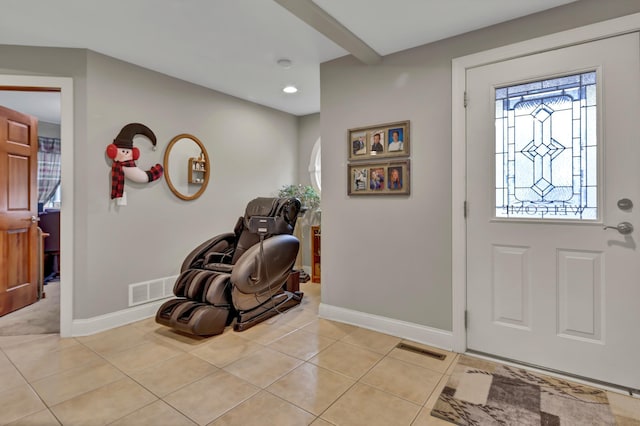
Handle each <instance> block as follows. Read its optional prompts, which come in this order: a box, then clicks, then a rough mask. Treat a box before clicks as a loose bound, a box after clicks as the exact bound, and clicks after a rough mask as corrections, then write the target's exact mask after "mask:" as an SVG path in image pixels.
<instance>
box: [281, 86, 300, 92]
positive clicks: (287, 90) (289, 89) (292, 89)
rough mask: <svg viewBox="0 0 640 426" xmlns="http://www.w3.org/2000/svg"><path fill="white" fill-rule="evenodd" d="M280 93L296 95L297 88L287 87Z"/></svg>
mask: <svg viewBox="0 0 640 426" xmlns="http://www.w3.org/2000/svg"><path fill="white" fill-rule="evenodd" d="M282 91H283V92H284V93H296V92H297V91H298V88H297V87H296V86H287V87H285V88H284V89H282Z"/></svg>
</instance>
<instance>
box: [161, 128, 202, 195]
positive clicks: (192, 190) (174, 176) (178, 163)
mask: <svg viewBox="0 0 640 426" xmlns="http://www.w3.org/2000/svg"><path fill="white" fill-rule="evenodd" d="M210 167H211V162H210V161H209V154H208V153H207V150H206V149H205V147H204V145H203V144H202V142H200V140H199V139H198V138H196V137H195V136H193V135H189V134H186V133H183V134H180V135H178V136H176V137H175V138H173V139H171V142H169V146H167V150H166V151H165V152H164V170H165V179H166V181H167V184H168V185H169V189H171V192H173V193H174V194H175V195H176V197H178V198H180V199H182V200H186V201H189V200H195V199H196V198H198V197H200V196H201V195H202V193H203V192H204V190H205V189H206V188H207V184H209V172H210Z"/></svg>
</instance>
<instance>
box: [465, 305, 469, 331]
mask: <svg viewBox="0 0 640 426" xmlns="http://www.w3.org/2000/svg"><path fill="white" fill-rule="evenodd" d="M464 328H469V311H467V310H466V309H465V310H464Z"/></svg>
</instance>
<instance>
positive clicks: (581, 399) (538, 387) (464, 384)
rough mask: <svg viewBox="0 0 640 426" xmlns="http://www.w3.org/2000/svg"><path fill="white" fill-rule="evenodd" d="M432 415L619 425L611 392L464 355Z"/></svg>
mask: <svg viewBox="0 0 640 426" xmlns="http://www.w3.org/2000/svg"><path fill="white" fill-rule="evenodd" d="M431 415H432V416H435V417H439V418H441V419H444V420H447V421H449V422H451V423H455V424H457V425H465V426H466V425H470V426H471V425H473V426H488V425H518V426H529V425H536V426H539V425H544V426H556V425H557V426H560V425H599V426H604V425H615V424H616V420H615V418H614V415H613V414H612V412H611V408H610V406H609V401H608V399H607V393H606V392H605V391H602V390H599V389H595V388H592V387H589V386H585V385H580V384H576V383H571V382H567V381H565V380H562V379H556V378H553V377H549V376H545V375H542V374H536V373H532V372H530V371H527V370H523V369H520V368H516V367H509V366H507V365H502V364H497V363H493V362H489V361H484V360H481V359H478V358H472V357H469V356H465V355H461V356H460V360H459V361H458V364H457V365H456V367H455V370H454V371H453V374H452V375H451V378H450V379H449V381H448V382H447V385H446V386H445V388H444V390H443V391H442V393H441V394H440V397H439V398H438V401H437V402H436V405H435V406H434V408H433V410H432V411H431Z"/></svg>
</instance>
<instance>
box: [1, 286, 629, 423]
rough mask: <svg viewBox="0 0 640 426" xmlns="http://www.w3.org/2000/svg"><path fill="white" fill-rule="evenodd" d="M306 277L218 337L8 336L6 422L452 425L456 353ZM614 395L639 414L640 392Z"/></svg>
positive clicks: (145, 332) (154, 331)
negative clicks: (260, 313)
mask: <svg viewBox="0 0 640 426" xmlns="http://www.w3.org/2000/svg"><path fill="white" fill-rule="evenodd" d="M301 287H302V290H303V291H304V293H305V295H304V298H303V303H302V304H301V305H300V306H298V307H296V308H294V309H292V310H290V311H288V312H286V313H285V314H283V315H278V316H276V317H273V318H271V319H269V320H267V321H265V322H263V323H261V324H259V325H257V326H255V327H253V328H250V329H248V330H246V331H244V332H240V333H237V332H234V331H233V330H231V329H230V328H229V329H227V330H226V331H225V332H224V333H223V334H222V335H219V336H214V337H211V338H191V337H186V336H184V335H180V334H177V333H175V332H173V331H172V330H170V329H168V328H166V327H163V326H160V325H158V324H156V323H155V322H154V320H153V319H152V318H150V319H147V320H144V321H140V322H137V323H134V324H130V325H127V326H124V327H119V328H116V329H113V330H109V331H105V332H103V333H99V334H96V335H92V336H87V337H78V338H69V339H61V338H60V337H59V336H58V335H36V336H2V337H0V424H1V425H5V424H8V425H38V426H39V425H59V424H63V425H82V426H85V425H106V424H111V425H119V426H128V425H170V426H173V425H194V424H198V425H243V426H249V425H279V426H280V425H295V426H297V425H308V424H311V425H314V426H325V425H367V426H374V425H384V426H389V425H398V426H400V425H412V426H425V425H450V424H449V423H447V422H444V421H442V420H440V419H437V418H434V417H431V415H430V412H431V408H432V407H433V405H434V404H435V402H436V400H437V398H438V395H439V394H440V391H441V390H442V388H443V387H444V385H445V384H446V383H447V380H448V379H449V375H450V374H451V372H452V370H453V366H454V365H455V362H456V359H457V354H455V353H452V352H446V351H442V350H439V349H435V348H429V347H426V346H423V345H419V344H415V343H413V342H411V344H413V345H417V346H423V347H425V348H427V349H429V350H431V351H435V352H438V353H441V354H444V355H445V359H444V360H441V361H440V360H436V359H434V358H430V357H425V356H423V355H419V354H415V353H413V352H409V351H406V350H402V349H398V348H396V345H397V344H398V343H400V342H402V341H403V340H402V339H400V338H397V337H393V336H389V335H386V334H382V333H377V332H374V331H370V330H366V329H362V328H358V327H354V326H350V325H346V324H341V323H337V322H333V321H328V320H324V319H320V318H318V315H317V313H318V306H319V303H320V286H319V285H318V284H313V283H305V284H302V285H301ZM610 399H611V400H612V405H613V402H615V407H614V410H619V411H620V412H622V411H624V414H625V415H627V416H629V417H632V418H638V419H640V400H638V399H633V398H630V397H626V396H624V395H612V396H611V398H610ZM638 425H640V420H639V421H638Z"/></svg>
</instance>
